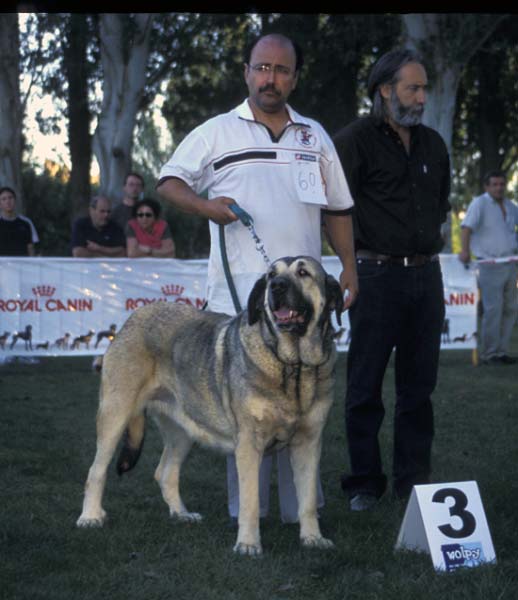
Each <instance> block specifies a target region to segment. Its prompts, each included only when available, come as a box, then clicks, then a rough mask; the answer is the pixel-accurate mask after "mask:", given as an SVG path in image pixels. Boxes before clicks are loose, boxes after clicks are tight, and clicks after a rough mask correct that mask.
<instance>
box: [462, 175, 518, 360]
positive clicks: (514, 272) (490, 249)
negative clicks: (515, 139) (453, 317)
mask: <svg viewBox="0 0 518 600" xmlns="http://www.w3.org/2000/svg"><path fill="white" fill-rule="evenodd" d="M484 183H485V188H486V192H485V193H484V194H482V195H481V196H478V197H477V198H474V199H473V201H472V202H471V204H470V205H469V207H468V211H467V213H466V217H465V218H464V220H463V221H462V224H461V227H462V231H461V240H462V250H461V252H460V253H459V259H460V260H461V261H462V262H463V263H465V264H468V263H469V261H470V257H471V253H472V252H473V254H474V255H475V256H476V258H477V259H479V260H480V259H482V260H484V259H485V260H487V262H481V263H479V265H478V269H479V276H478V283H479V287H480V292H481V296H482V308H483V315H482V331H481V338H480V359H481V363H482V364H504V365H510V364H515V363H516V362H517V359H516V358H514V357H512V356H509V344H510V341H511V334H512V331H513V326H514V324H515V322H516V317H517V315H518V292H517V289H516V282H517V278H518V264H517V263H516V262H507V261H505V258H506V257H509V256H513V255H516V254H517V252H518V247H517V246H518V243H517V237H516V235H517V228H518V206H516V204H514V203H513V202H511V201H510V200H509V199H507V198H506V197H505V188H506V176H505V173H503V172H502V171H492V172H490V173H488V174H487V175H486V177H485V179H484ZM492 259H500V261H496V262H491V260H492ZM501 259H504V260H503V261H502V260H501Z"/></svg>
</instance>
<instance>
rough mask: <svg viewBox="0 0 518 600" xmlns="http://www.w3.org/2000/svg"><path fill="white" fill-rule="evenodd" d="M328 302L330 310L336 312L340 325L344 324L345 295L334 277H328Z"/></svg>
mask: <svg viewBox="0 0 518 600" xmlns="http://www.w3.org/2000/svg"><path fill="white" fill-rule="evenodd" d="M326 300H327V305H328V306H329V310H330V311H331V310H334V311H335V315H336V320H337V322H338V325H341V324H342V310H343V307H344V295H343V293H342V288H341V287H340V284H339V283H338V281H336V279H335V278H334V277H333V276H332V275H327V277H326Z"/></svg>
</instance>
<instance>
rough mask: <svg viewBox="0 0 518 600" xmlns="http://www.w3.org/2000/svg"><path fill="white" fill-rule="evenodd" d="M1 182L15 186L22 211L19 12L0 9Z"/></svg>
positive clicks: (18, 204) (18, 205)
mask: <svg viewBox="0 0 518 600" xmlns="http://www.w3.org/2000/svg"><path fill="white" fill-rule="evenodd" d="M0 73H1V74H2V76H1V77H0V185H8V186H9V187H12V188H13V189H14V190H15V191H16V194H17V197H18V202H17V208H18V210H19V211H20V212H23V209H24V206H23V193H22V189H21V187H22V176H21V171H22V118H23V117H22V108H21V103H20V40H19V29H18V14H17V13H0Z"/></svg>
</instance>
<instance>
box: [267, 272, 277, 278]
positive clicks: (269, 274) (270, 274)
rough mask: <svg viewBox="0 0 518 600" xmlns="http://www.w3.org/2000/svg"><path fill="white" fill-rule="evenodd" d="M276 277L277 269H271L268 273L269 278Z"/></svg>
mask: <svg viewBox="0 0 518 600" xmlns="http://www.w3.org/2000/svg"><path fill="white" fill-rule="evenodd" d="M274 277H275V271H270V272H269V273H268V279H273V278H274Z"/></svg>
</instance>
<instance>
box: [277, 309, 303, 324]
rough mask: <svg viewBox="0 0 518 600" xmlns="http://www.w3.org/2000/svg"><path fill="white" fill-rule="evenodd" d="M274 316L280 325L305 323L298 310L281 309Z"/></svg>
mask: <svg viewBox="0 0 518 600" xmlns="http://www.w3.org/2000/svg"><path fill="white" fill-rule="evenodd" d="M273 314H274V315H275V318H276V319H277V321H278V322H279V323H290V322H293V321H295V322H298V323H302V322H303V321H304V317H303V315H299V313H298V312H297V311H296V310H293V309H291V308H284V307H283V308H279V309H278V310H276V311H274V313H273Z"/></svg>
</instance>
